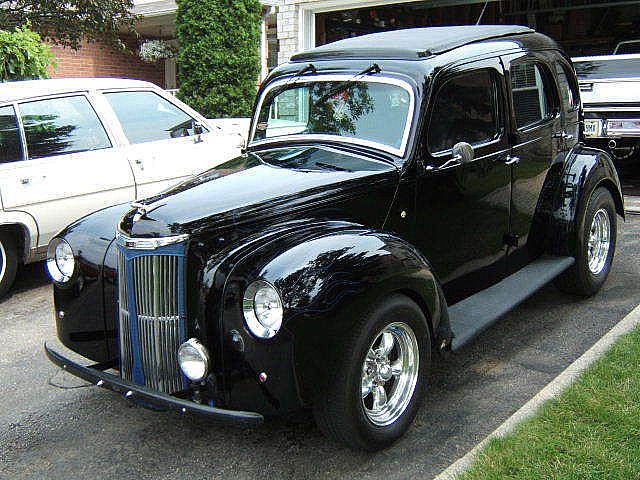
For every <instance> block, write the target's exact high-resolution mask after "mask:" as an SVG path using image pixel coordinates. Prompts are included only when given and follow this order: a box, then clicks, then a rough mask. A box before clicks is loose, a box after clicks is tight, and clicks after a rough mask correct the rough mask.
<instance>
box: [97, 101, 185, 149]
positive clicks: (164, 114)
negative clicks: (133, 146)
mask: <svg viewBox="0 0 640 480" xmlns="http://www.w3.org/2000/svg"><path fill="white" fill-rule="evenodd" d="M104 96H105V98H106V99H107V101H108V102H109V104H110V105H111V108H113V111H114V112H115V113H116V116H117V117H118V120H119V121H120V124H121V125H122V129H123V130H124V134H125V135H126V136H127V139H128V140H129V142H130V143H145V142H153V141H156V140H166V139H168V138H178V137H188V136H190V135H193V125H194V123H195V122H196V121H195V120H194V119H193V118H191V117H190V116H189V115H187V114H186V113H185V112H183V111H182V110H180V109H179V108H178V107H177V106H175V105H174V104H173V103H171V102H169V101H167V100H165V99H164V98H162V97H161V96H160V95H158V94H157V93H154V92H112V93H105V94H104Z"/></svg>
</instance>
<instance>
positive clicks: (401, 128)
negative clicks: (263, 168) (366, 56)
mask: <svg viewBox="0 0 640 480" xmlns="http://www.w3.org/2000/svg"><path fill="white" fill-rule="evenodd" d="M412 103H413V99H412V94H411V92H410V90H409V89H408V87H407V88H405V87H402V86H400V85H396V84H392V83H386V82H384V83H383V82H379V81H371V80H366V81H365V80H358V81H352V80H349V77H346V79H345V80H342V79H340V80H335V81H334V80H331V81H327V80H315V79H313V80H310V81H306V80H305V81H303V82H296V83H292V84H287V83H286V82H285V83H284V84H282V85H277V86H275V87H273V88H272V89H270V90H267V93H266V94H265V95H264V98H263V100H262V102H261V103H260V110H259V112H258V117H257V120H256V123H255V127H254V132H253V136H252V139H251V140H252V141H261V140H268V139H272V138H280V137H285V136H296V137H299V136H301V135H302V136H307V135H308V136H310V137H311V136H316V137H317V136H319V135H320V136H326V135H330V136H340V137H343V138H345V139H349V140H350V141H352V142H353V143H362V144H367V143H368V144H376V145H375V146H378V147H381V148H382V149H384V150H390V151H392V152H393V153H398V154H402V150H403V149H404V146H405V143H406V139H407V136H408V126H409V116H410V113H411V112H412V109H413V104H412ZM303 138H304V137H303Z"/></svg>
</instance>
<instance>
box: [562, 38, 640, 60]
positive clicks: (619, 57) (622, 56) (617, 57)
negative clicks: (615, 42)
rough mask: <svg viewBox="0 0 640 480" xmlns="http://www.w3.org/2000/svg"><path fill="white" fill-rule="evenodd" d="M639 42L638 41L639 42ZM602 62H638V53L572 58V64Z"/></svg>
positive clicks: (639, 57)
mask: <svg viewBox="0 0 640 480" xmlns="http://www.w3.org/2000/svg"><path fill="white" fill-rule="evenodd" d="M639 41H640V40H639ZM602 60H605V61H607V60H613V61H617V60H640V53H625V54H620V55H592V56H590V57H572V58H571V61H572V62H593V61H602Z"/></svg>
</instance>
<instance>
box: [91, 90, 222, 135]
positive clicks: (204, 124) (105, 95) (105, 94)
mask: <svg viewBox="0 0 640 480" xmlns="http://www.w3.org/2000/svg"><path fill="white" fill-rule="evenodd" d="M143 92H144V93H153V94H154V95H156V96H158V97H160V98H161V99H162V100H164V101H166V102H168V103H170V104H171V105H173V106H174V107H175V108H177V109H178V110H180V111H181V112H182V113H184V114H185V115H186V116H188V117H189V118H191V119H192V120H193V121H194V122H197V123H200V124H202V127H203V128H204V131H203V132H202V133H203V135H204V134H205V133H210V132H211V128H210V126H209V124H208V123H207V122H206V120H207V119H206V118H204V117H202V118H197V116H194V115H192V114H191V113H189V112H187V111H185V110H184V109H183V108H181V107H180V105H177V104H176V103H174V102H172V101H171V100H170V99H169V98H167V97H165V96H164V95H162V94H160V93H159V92H158V91H157V90H156V89H154V88H114V89H111V88H110V89H104V90H97V91H96V93H97V94H98V95H101V96H102V98H103V99H104V101H105V102H106V104H107V106H108V107H109V109H110V110H111V113H112V114H113V117H114V119H115V121H116V122H118V126H119V128H120V130H121V131H122V134H123V135H124V139H125V140H126V141H127V144H128V145H145V144H149V143H153V142H166V141H167V140H177V139H178V138H191V137H193V136H194V135H188V136H186V137H177V138H161V139H157V140H147V141H146V142H137V143H133V142H132V141H131V140H129V137H128V136H127V132H126V131H125V129H124V126H123V125H122V121H121V120H120V117H118V113H117V112H116V111H115V109H114V108H113V106H112V105H111V102H109V100H108V95H109V94H112V93H143Z"/></svg>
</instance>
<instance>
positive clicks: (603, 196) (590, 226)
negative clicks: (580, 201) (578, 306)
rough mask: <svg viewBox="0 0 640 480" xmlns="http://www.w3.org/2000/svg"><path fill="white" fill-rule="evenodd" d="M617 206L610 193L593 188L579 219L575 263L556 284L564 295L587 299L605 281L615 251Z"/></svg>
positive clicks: (600, 188)
mask: <svg viewBox="0 0 640 480" xmlns="http://www.w3.org/2000/svg"><path fill="white" fill-rule="evenodd" d="M616 238H617V217H616V206H615V203H614V201H613V197H612V196H611V193H610V192H609V190H607V189H606V188H603V187H599V188H596V189H595V190H594V191H593V193H592V195H591V198H590V199H589V202H588V203H587V204H586V205H585V206H584V207H583V208H582V212H581V214H580V217H579V223H578V230H577V241H576V251H575V252H574V257H575V259H576V262H575V263H574V264H573V265H572V266H571V268H569V269H568V270H567V271H565V272H564V273H563V274H561V275H560V276H559V277H558V278H557V279H556V280H555V285H556V286H557V287H558V288H559V289H560V290H562V291H563V292H566V293H570V294H573V295H580V296H585V297H589V296H592V295H595V294H596V293H597V292H598V291H599V290H600V288H602V285H603V284H604V282H605V281H606V280H607V277H608V276H609V272H610V271H611V264H612V263H613V256H614V253H615V250H616Z"/></svg>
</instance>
